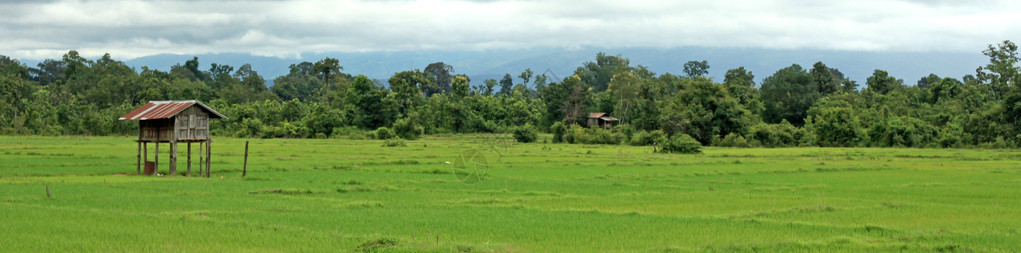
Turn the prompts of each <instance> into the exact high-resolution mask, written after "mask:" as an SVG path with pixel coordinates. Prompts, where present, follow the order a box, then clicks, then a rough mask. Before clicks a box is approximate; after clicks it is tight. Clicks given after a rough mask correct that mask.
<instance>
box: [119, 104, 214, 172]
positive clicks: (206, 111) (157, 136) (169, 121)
mask: <svg viewBox="0 0 1021 253" xmlns="http://www.w3.org/2000/svg"><path fill="white" fill-rule="evenodd" d="M226 118H227V117H224V116H223V114H220V113H219V112H216V111H215V110H213V109H212V108H209V106H206V105H205V104H202V102H199V101H196V100H176V101H150V102H149V103H146V104H145V105H142V106H141V107H138V108H136V109H135V110H134V111H131V112H130V113H128V114H125V115H124V116H121V117H120V120H138V140H137V141H136V142H137V143H138V165H137V167H138V168H136V170H137V173H138V174H142V161H145V165H146V166H145V168H146V171H145V173H146V174H150V175H155V174H156V173H157V171H158V169H157V168H159V167H158V165H159V152H160V146H159V144H160V143H161V142H165V143H169V144H170V172H169V174H170V175H176V174H177V144H178V143H181V142H184V143H187V145H188V175H189V176H190V175H191V143H193V142H197V143H199V175H202V163H203V154H202V144H205V146H206V147H205V161H204V162H205V169H206V177H209V167H210V165H211V164H212V163H211V162H210V160H211V159H209V158H210V155H211V154H212V152H210V148H211V146H212V142H213V140H212V139H210V138H209V119H226ZM150 142H151V143H155V145H156V151H155V161H153V162H149V150H148V149H149V147H148V146H149V145H148V144H149V143H150ZM150 165H151V166H150ZM150 168H151V170H150Z"/></svg>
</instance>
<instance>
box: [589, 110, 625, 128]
mask: <svg viewBox="0 0 1021 253" xmlns="http://www.w3.org/2000/svg"><path fill="white" fill-rule="evenodd" d="M617 121H620V120H618V119H617V118H614V117H610V115H609V114H607V113H605V112H593V113H589V114H588V122H586V123H587V124H586V125H587V126H588V127H602V128H612V127H613V125H614V124H617Z"/></svg>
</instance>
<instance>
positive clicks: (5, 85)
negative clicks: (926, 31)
mask: <svg viewBox="0 0 1021 253" xmlns="http://www.w3.org/2000/svg"><path fill="white" fill-rule="evenodd" d="M982 52H983V53H984V54H985V55H987V56H988V57H989V59H990V62H989V64H987V65H986V66H980V67H979V68H978V69H977V71H976V73H975V75H967V76H964V77H961V78H959V79H958V78H953V77H939V76H936V75H929V76H926V77H922V78H921V79H919V81H918V82H917V84H916V85H906V84H905V83H904V81H903V79H898V78H896V77H893V76H890V75H889V73H888V72H886V71H884V70H878V69H877V70H875V72H874V73H873V75H872V76H870V77H867V78H866V80H867V81H866V86H865V87H864V88H862V89H858V87H857V86H858V84H857V83H856V82H854V81H851V80H850V79H848V78H847V77H845V76H844V74H843V73H841V72H840V71H839V70H837V69H836V68H832V67H830V66H827V65H826V64H824V63H822V62H817V63H815V64H813V65H812V67H811V68H810V69H805V68H802V67H801V66H800V65H797V64H794V65H791V66H789V67H786V68H783V69H780V70H777V71H776V72H775V73H773V74H771V75H769V76H767V77H765V78H764V79H762V84H761V86H757V85H756V84H755V81H754V80H755V79H754V77H755V76H754V75H753V74H752V73H751V72H750V71H748V70H746V69H745V68H743V67H739V68H735V69H731V70H727V71H726V75H725V78H724V80H723V82H722V83H720V82H718V81H716V80H712V79H711V78H707V77H706V76H705V75H706V74H707V73H708V70H709V68H710V66H709V63H708V62H706V61H688V62H686V63H684V64H683V70H684V74H683V75H675V74H671V73H664V74H656V73H652V72H650V71H648V69H646V68H645V67H643V66H641V65H638V66H632V65H631V61H630V59H628V58H626V57H623V56H621V55H616V56H612V55H606V54H603V53H599V54H598V55H596V58H595V61H593V62H586V63H584V64H582V66H580V67H578V68H577V70H576V71H575V72H574V74H573V75H571V76H568V77H566V78H564V79H563V80H550V77H549V76H547V75H546V74H545V73H544V74H540V75H535V73H534V72H532V70H531V69H526V70H525V71H523V72H521V73H520V74H519V75H516V76H517V77H518V79H515V75H511V74H510V73H507V74H505V75H504V76H503V78H501V79H500V80H494V79H490V80H485V81H483V82H482V84H476V85H473V84H472V81H471V80H469V79H468V77H467V76H465V75H461V74H456V73H455V72H454V66H450V65H447V64H445V63H443V62H436V63H433V64H429V65H428V66H425V70H424V71H421V70H408V71H402V72H398V73H395V74H394V75H393V76H392V77H390V78H389V79H388V80H386V83H383V82H382V81H380V80H370V79H369V78H367V77H365V76H361V75H354V74H348V73H343V72H342V71H343V69H344V68H343V66H340V61H339V60H338V59H332V58H325V59H322V60H320V61H318V62H315V63H312V62H303V63H299V64H294V65H291V66H290V72H289V73H288V74H287V75H284V76H280V77H276V78H274V79H273V84H274V85H273V86H272V87H269V88H267V87H266V86H265V85H264V84H265V80H266V79H265V78H263V77H262V76H260V75H259V74H258V73H256V72H255V71H253V70H252V68H251V66H250V65H243V66H241V67H238V68H236V70H235V67H233V66H227V65H220V64H212V65H211V66H212V67H211V68H210V69H209V70H202V69H199V67H198V66H200V64H199V59H197V58H193V59H192V60H188V61H186V62H184V63H183V64H179V65H175V66H174V67H172V68H171V69H170V71H169V72H163V71H159V70H152V69H149V68H146V67H143V68H142V69H141V70H137V69H132V68H130V67H128V66H127V65H125V64H124V63H123V62H119V61H115V60H113V59H112V58H111V57H110V55H105V56H103V57H101V58H99V59H95V60H90V59H86V58H83V57H81V56H80V55H79V54H78V53H77V52H75V51H70V52H68V53H67V54H65V55H64V56H63V57H62V58H61V59H51V60H46V61H43V62H42V63H39V64H38V65H37V66H35V67H29V66H25V65H23V64H21V63H19V62H18V61H17V60H15V59H10V58H9V57H6V56H0V89H2V90H3V93H2V94H0V133H2V134H7V135H11V134H34V135H129V134H133V133H134V131H135V129H136V128H137V123H135V122H130V121H118V120H117V118H118V116H120V115H123V114H125V113H127V112H129V111H131V110H132V109H133V108H135V107H137V106H139V105H141V104H143V103H145V102H147V101H150V100H184V99H198V100H201V101H205V102H206V103H207V104H208V105H210V106H212V107H213V108H216V109H217V110H219V111H220V112H221V113H223V114H225V115H227V116H228V117H229V119H227V120H222V121H219V122H217V123H214V124H213V132H214V134H218V135H232V136H238V137H261V138H356V139H357V138H372V137H374V136H372V135H373V134H365V133H364V132H367V131H375V130H376V129H378V128H380V127H386V128H387V129H389V130H391V131H393V134H394V135H396V136H400V137H401V138H403V139H406V140H414V139H417V138H420V137H421V136H422V135H428V134H444V133H511V132H512V131H514V130H515V129H519V128H520V127H521V126H525V125H531V126H534V128H535V129H536V130H538V131H542V132H548V133H553V138H552V141H553V142H571V143H605V144H623V143H633V144H635V145H654V144H656V143H658V142H657V141H655V140H650V139H648V138H645V137H647V136H645V134H648V133H652V132H653V131H661V132H662V133H663V134H665V136H663V137H665V138H667V139H669V138H672V137H673V136H676V135H679V134H683V135H688V136H691V137H692V138H694V139H695V140H696V141H698V142H699V143H700V144H702V145H728V146H764V147H789V146H843V147H850V146H876V147H979V146H981V147H1018V146H1019V145H1021V126H1019V125H1018V121H1019V120H1021V74H1019V72H1021V66H1018V64H1017V63H1018V56H1017V46H1016V45H1014V43H1012V42H1010V41H1004V42H1002V43H999V44H997V45H990V46H989V47H988V48H987V49H986V50H984V51H982ZM591 112H606V113H609V115H611V116H614V117H616V118H618V119H620V122H619V124H622V125H624V126H625V127H624V128H622V129H612V130H599V129H591V130H586V129H581V128H578V127H577V126H578V125H585V123H586V121H587V118H586V116H587V115H588V114H589V113H591ZM360 131H361V132H362V133H359V132H360ZM643 133H645V134H643ZM636 135H637V136H638V137H642V138H639V139H638V140H637V142H636V141H635V140H634V138H633V137H634V136H636ZM657 138H658V137H657ZM660 144H662V143H660Z"/></svg>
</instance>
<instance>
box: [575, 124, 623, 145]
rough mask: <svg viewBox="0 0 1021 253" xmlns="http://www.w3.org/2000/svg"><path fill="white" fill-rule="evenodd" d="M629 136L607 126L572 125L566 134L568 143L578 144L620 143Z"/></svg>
mask: <svg viewBox="0 0 1021 253" xmlns="http://www.w3.org/2000/svg"><path fill="white" fill-rule="evenodd" d="M626 138H627V137H625V136H624V134H623V133H621V132H618V131H614V130H611V129H605V128H584V127H581V126H578V125H572V126H571V128H570V129H568V130H567V133H566V134H565V135H564V141H566V142H567V143H578V144H614V145H617V144H620V143H621V142H623V141H624V140H625V139H626Z"/></svg>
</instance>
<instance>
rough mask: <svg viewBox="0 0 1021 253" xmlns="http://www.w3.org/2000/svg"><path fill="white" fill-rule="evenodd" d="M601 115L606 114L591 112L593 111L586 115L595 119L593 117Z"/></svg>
mask: <svg viewBox="0 0 1021 253" xmlns="http://www.w3.org/2000/svg"><path fill="white" fill-rule="evenodd" d="M603 115H606V113H605V112H593V113H589V114H588V117H589V118H590V119H595V118H599V117H602V116H603Z"/></svg>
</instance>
